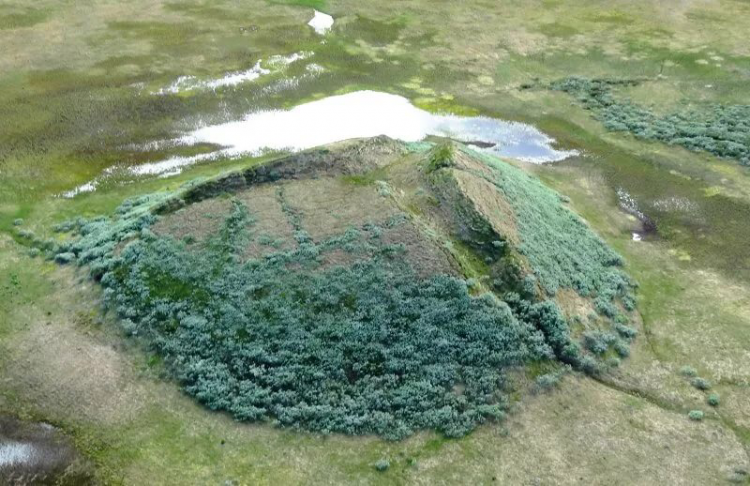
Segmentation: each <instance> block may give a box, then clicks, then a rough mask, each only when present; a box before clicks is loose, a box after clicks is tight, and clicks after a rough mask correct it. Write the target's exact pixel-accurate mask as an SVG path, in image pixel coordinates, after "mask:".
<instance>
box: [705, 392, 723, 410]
mask: <svg viewBox="0 0 750 486" xmlns="http://www.w3.org/2000/svg"><path fill="white" fill-rule="evenodd" d="M707 402H708V404H709V405H711V406H712V407H718V406H719V403H720V402H721V399H720V398H719V394H718V393H712V394H710V395H709V396H708V400H707Z"/></svg>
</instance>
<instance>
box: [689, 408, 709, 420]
mask: <svg viewBox="0 0 750 486" xmlns="http://www.w3.org/2000/svg"><path fill="white" fill-rule="evenodd" d="M704 416H705V414H704V413H703V411H702V410H691V411H690V413H688V418H690V420H694V421H696V422H700V421H701V420H703V417H704Z"/></svg>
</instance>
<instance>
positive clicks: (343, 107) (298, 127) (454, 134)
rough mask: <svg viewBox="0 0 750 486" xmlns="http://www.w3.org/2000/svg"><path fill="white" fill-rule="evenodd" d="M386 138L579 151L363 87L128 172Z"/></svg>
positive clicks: (234, 127) (243, 124) (251, 118)
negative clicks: (203, 149)
mask: <svg viewBox="0 0 750 486" xmlns="http://www.w3.org/2000/svg"><path fill="white" fill-rule="evenodd" d="M378 135H387V136H389V137H391V138H394V139H398V140H402V141H405V142H417V141H421V140H424V139H425V138H426V137H428V136H439V137H446V138H450V139H453V140H458V141H461V142H464V143H467V144H472V145H474V146H475V147H476V148H477V149H478V150H482V151H484V152H489V153H492V154H495V155H498V156H500V157H507V158H513V159H517V160H522V161H525V162H531V163H545V162H556V161H559V160H563V159H565V158H568V157H570V156H573V155H577V154H578V152H576V151H574V150H560V149H557V148H555V147H554V143H555V141H554V139H552V138H551V137H549V136H547V135H545V134H544V133H542V132H540V131H539V130H537V129H536V128H534V127H532V126H530V125H526V124H523V123H517V122H509V121H504V120H498V119H495V118H489V117H483V116H476V117H463V116H456V115H449V114H434V113H430V112H428V111H425V110H422V109H420V108H418V107H416V106H414V105H413V104H412V103H411V102H410V101H409V100H408V99H406V98H404V97H402V96H397V95H393V94H389V93H382V92H377V91H357V92H353V93H348V94H344V95H339V96H330V97H327V98H323V99H320V100H317V101H312V102H309V103H304V104H301V105H298V106H296V107H294V108H292V109H289V110H270V111H260V112H254V113H250V114H248V115H247V116H245V118H243V119H242V120H238V121H232V122H227V123H221V124H218V125H209V126H205V127H200V128H198V129H196V130H194V131H193V132H191V133H188V134H186V135H185V136H183V137H181V138H180V139H179V140H177V141H173V142H178V143H180V144H183V145H194V144H198V143H202V144H212V145H217V146H220V147H222V149H220V150H217V151H215V152H212V153H207V154H200V155H195V156H189V157H185V156H177V157H172V158H169V159H166V160H162V161H158V162H152V163H146V164H141V165H138V166H135V167H131V168H129V169H127V170H128V172H129V173H130V174H131V175H136V176H137V175H163V176H168V175H174V174H177V173H179V172H180V171H181V170H182V168H183V167H185V166H188V165H192V164H195V163H197V162H201V161H206V160H211V159H215V158H219V157H230V158H231V157H239V156H243V155H254V156H257V155H261V154H263V153H266V152H269V151H300V150H305V149H308V148H312V147H316V146H320V145H325V144H329V143H333V142H338V141H342V140H348V139H352V138H366V137H375V136H378ZM109 173H110V174H112V173H113V172H112V171H110V172H109ZM105 176H106V174H105ZM95 187H96V182H95V181H93V182H89V183H87V184H84V185H82V186H80V187H78V188H76V189H75V190H73V191H70V192H69V193H67V194H66V196H69V197H72V196H75V195H76V194H79V193H81V192H89V191H91V190H94V189H95Z"/></svg>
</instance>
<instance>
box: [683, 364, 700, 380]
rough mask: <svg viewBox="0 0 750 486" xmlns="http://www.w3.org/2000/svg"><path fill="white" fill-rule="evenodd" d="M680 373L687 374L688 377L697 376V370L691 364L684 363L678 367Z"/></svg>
mask: <svg viewBox="0 0 750 486" xmlns="http://www.w3.org/2000/svg"><path fill="white" fill-rule="evenodd" d="M680 374H681V375H682V376H687V377H688V378H692V377H694V376H697V375H698V372H697V371H696V369H695V368H693V367H692V366H687V365H685V366H683V367H682V368H680Z"/></svg>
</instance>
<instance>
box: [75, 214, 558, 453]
mask: <svg viewBox="0 0 750 486" xmlns="http://www.w3.org/2000/svg"><path fill="white" fill-rule="evenodd" d="M134 208H135V212H136V213H139V211H138V210H137V209H138V207H137V206H134ZM132 211H133V209H132V208H131V210H128V211H125V212H124V213H123V214H121V215H120V219H122V220H124V221H130V222H131V223H129V224H124V223H123V222H122V221H120V219H116V220H114V221H108V220H107V221H106V224H104V221H102V222H100V223H101V224H100V223H95V224H93V226H92V225H91V224H90V223H85V224H82V225H79V228H80V235H81V236H80V237H79V238H78V240H76V241H75V242H74V243H73V244H72V245H70V249H71V251H72V252H74V254H75V255H76V259H77V260H78V261H79V262H86V263H87V264H89V265H91V267H92V268H93V269H97V270H96V271H97V273H96V275H101V283H102V284H103V285H104V286H105V289H106V290H105V298H106V300H107V303H108V304H109V305H110V306H111V307H112V308H114V309H115V310H116V311H117V313H118V314H119V315H120V316H121V317H122V319H123V326H124V328H125V329H126V331H127V332H129V333H131V334H133V335H137V336H140V337H141V338H142V339H143V340H144V341H145V342H146V343H148V344H149V345H151V346H152V347H154V348H155V349H156V350H157V351H158V352H159V354H160V355H161V356H163V357H164V359H165V363H167V365H168V366H169V369H170V370H172V372H173V373H174V375H175V376H176V377H177V379H179V381H180V382H181V383H182V384H183V386H184V387H185V390H186V391H187V392H188V393H190V394H191V395H193V396H195V397H196V398H197V399H198V400H200V401H201V402H202V403H204V404H206V405H207V406H208V407H210V408H212V409H215V410H226V411H229V412H231V413H232V414H233V415H234V416H235V417H237V418H238V419H241V420H273V421H275V422H276V423H278V424H280V425H284V426H293V427H304V428H307V429H310V430H315V431H321V432H343V433H347V434H371V433H375V434H380V435H382V436H385V437H388V438H393V439H398V438H401V437H404V436H406V435H408V434H410V433H411V432H412V431H413V430H415V429H421V428H431V429H436V430H439V431H441V432H443V433H444V434H446V435H448V436H460V435H463V434H466V433H467V432H469V431H470V430H472V429H473V428H474V427H476V425H477V424H480V423H482V422H484V421H486V420H491V419H498V418H501V417H502V416H503V410H504V408H505V397H504V393H503V391H504V386H505V383H504V380H503V372H504V370H505V369H507V368H508V367H513V366H518V365H522V364H524V363H527V362H529V361H534V360H546V359H550V358H552V357H553V352H552V350H551V348H550V346H549V345H548V344H547V342H546V341H545V336H544V334H543V332H541V331H539V330H538V329H537V328H536V327H535V326H534V325H533V324H532V323H530V322H525V321H523V320H521V319H518V318H517V317H516V316H514V315H513V313H512V311H511V309H510V308H509V306H508V305H506V304H505V303H503V302H501V301H499V300H497V299H496V298H495V297H492V296H491V295H489V294H486V295H484V296H482V297H472V296H471V295H469V292H468V289H467V285H466V283H465V282H464V281H462V280H458V279H455V278H452V277H448V276H436V277H433V278H430V279H427V280H420V279H419V278H418V277H417V276H416V275H415V273H414V272H413V271H412V270H411V269H410V268H409V267H408V265H405V264H404V260H403V259H402V258H400V257H401V255H400V253H401V252H402V251H403V249H402V248H400V247H397V246H393V245H384V244H380V243H379V242H378V240H379V239H378V238H377V237H376V236H374V235H373V234H371V232H372V230H373V226H372V225H368V228H367V229H360V230H353V229H352V230H349V231H348V232H347V233H346V234H344V235H341V236H339V237H336V238H332V239H331V240H328V241H326V242H324V243H320V244H314V243H312V242H311V241H310V240H309V239H308V238H302V237H300V238H298V242H299V245H298V247H297V248H296V249H295V250H292V251H287V252H277V253H273V254H271V255H268V256H267V257H264V258H263V259H251V260H249V261H244V262H243V261H242V260H241V258H240V255H241V253H242V248H243V247H244V245H245V244H246V242H247V241H248V240H249V239H251V238H253V235H252V232H251V229H252V220H251V218H249V216H248V212H247V209H246V208H245V207H244V206H243V205H242V204H241V203H239V202H235V208H234V211H232V212H231V214H230V215H229V216H228V217H227V219H226V221H225V222H224V224H223V226H222V228H221V230H220V231H219V232H218V233H217V234H216V235H215V236H214V237H213V238H211V239H210V241H209V242H208V244H207V245H205V247H204V248H200V249H193V248H188V246H187V245H185V244H184V242H181V241H175V240H173V239H171V238H168V237H159V236H157V235H155V234H153V233H152V232H150V231H149V230H148V224H149V223H148V221H147V220H143V219H139V218H134V217H133V216H132V215H131V212H132ZM134 221H137V222H138V223H139V224H138V225H137V226H140V228H138V233H137V237H136V238H134V239H132V241H131V236H133V234H132V231H129V232H124V230H122V231H119V230H118V231H114V230H113V228H125V227H127V228H130V229H131V230H133V231H134V230H136V227H132V223H133V222H134ZM395 224H398V223H395ZM105 240H106V241H105ZM91 245H94V246H97V247H100V248H102V251H99V252H93V251H92V250H91V248H90V246H91ZM116 247H121V248H120V250H119V251H115V248H116ZM334 249H338V250H344V251H347V252H350V253H355V254H359V255H364V256H366V257H367V258H363V259H361V260H360V261H358V262H357V263H355V264H352V265H350V266H346V267H334V268H329V269H321V268H320V265H319V259H320V257H321V256H322V255H323V254H325V253H326V252H328V251H332V250H334ZM292 269H293V270H292ZM561 325H564V324H561Z"/></svg>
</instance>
